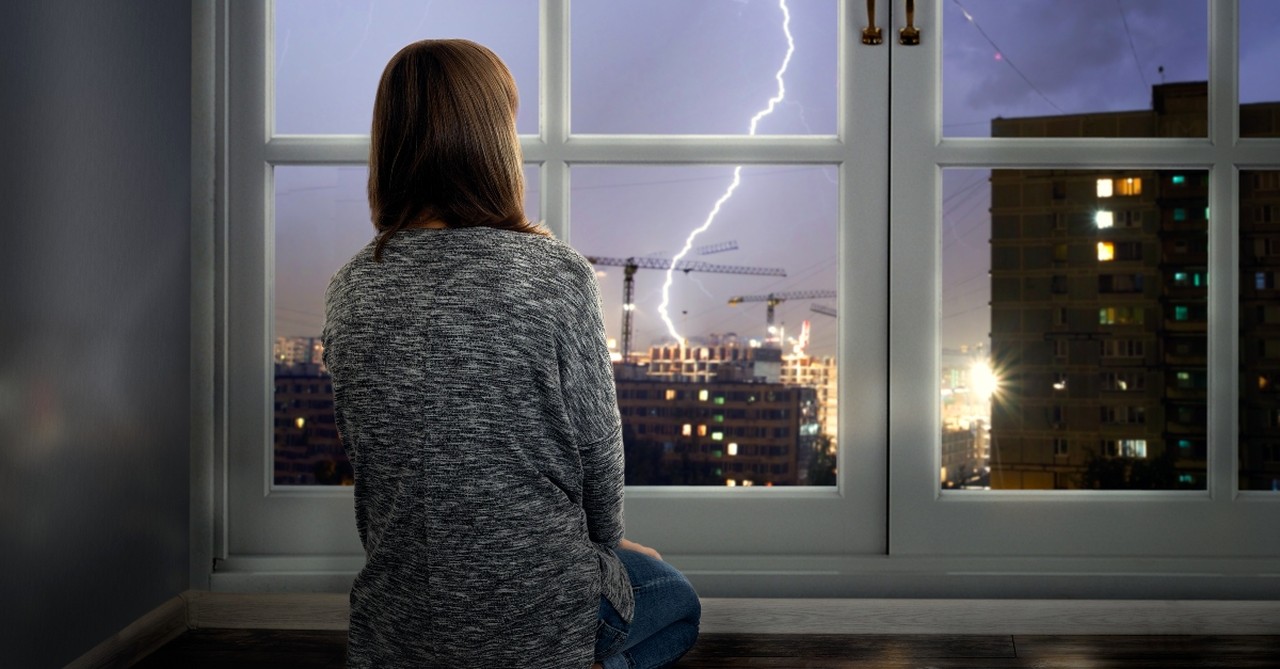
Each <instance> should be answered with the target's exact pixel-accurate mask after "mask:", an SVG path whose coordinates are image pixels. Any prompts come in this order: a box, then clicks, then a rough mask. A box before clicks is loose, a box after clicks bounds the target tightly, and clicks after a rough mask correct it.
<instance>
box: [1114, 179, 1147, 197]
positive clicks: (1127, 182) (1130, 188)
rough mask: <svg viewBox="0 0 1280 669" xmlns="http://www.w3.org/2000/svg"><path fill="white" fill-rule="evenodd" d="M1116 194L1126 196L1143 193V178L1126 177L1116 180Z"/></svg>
mask: <svg viewBox="0 0 1280 669" xmlns="http://www.w3.org/2000/svg"><path fill="white" fill-rule="evenodd" d="M1116 194H1118V195H1124V196H1133V195H1142V179H1141V178H1140V177H1126V178H1124V179H1120V180H1119V181H1117V182H1116Z"/></svg>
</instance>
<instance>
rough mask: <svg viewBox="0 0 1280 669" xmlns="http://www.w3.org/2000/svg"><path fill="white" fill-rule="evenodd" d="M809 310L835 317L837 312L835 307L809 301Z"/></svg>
mask: <svg viewBox="0 0 1280 669" xmlns="http://www.w3.org/2000/svg"><path fill="white" fill-rule="evenodd" d="M809 311H812V312H814V313H817V314H822V315H823V316H830V317H832V318H835V317H836V313H837V312H836V308H835V307H830V306H827V305H825V304H819V303H817V302H810V303H809Z"/></svg>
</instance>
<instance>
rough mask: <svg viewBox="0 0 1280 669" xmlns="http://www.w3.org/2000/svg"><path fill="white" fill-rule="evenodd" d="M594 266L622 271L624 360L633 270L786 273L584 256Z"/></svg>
mask: <svg viewBox="0 0 1280 669" xmlns="http://www.w3.org/2000/svg"><path fill="white" fill-rule="evenodd" d="M587 261H589V262H590V263H591V264H593V265H603V266H606V267H621V268H622V271H623V274H622V360H623V362H626V361H627V358H628V356H629V355H630V354H631V333H632V332H631V314H632V312H633V311H635V309H636V305H635V292H636V279H635V276H636V271H637V270H642V269H676V270H679V271H681V272H684V273H685V274H688V273H689V272H713V273H718V274H750V275H754V276H786V275H787V271H786V270H784V269H782V268H779V267H743V266H739V265H717V264H713V263H707V262H702V261H699V260H681V261H679V262H674V261H672V260H671V259H670V258H651V257H639V258H637V257H634V256H633V257H630V258H606V257H602V256H587Z"/></svg>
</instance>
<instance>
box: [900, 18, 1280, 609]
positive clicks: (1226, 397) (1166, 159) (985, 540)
mask: <svg viewBox="0 0 1280 669" xmlns="http://www.w3.org/2000/svg"><path fill="white" fill-rule="evenodd" d="M924 4H925V7H926V11H924V12H922V13H917V17H918V18H919V17H921V16H923V22H924V24H925V25H924V27H922V28H921V30H922V31H924V30H928V31H930V32H933V33H935V34H936V33H937V32H938V31H939V27H938V22H936V18H937V17H940V16H941V12H942V11H943V5H944V4H945V3H944V0H933V1H932V2H926V3H924ZM1205 4H1206V8H1207V9H1206V11H1208V14H1209V16H1208V28H1209V112H1208V113H1209V136H1208V137H1206V138H1151V139H1147V138H1132V139H1089V138H1046V139H1032V138H946V137H943V136H942V134H941V127H940V124H939V121H938V119H939V118H940V117H941V109H940V104H941V88H942V87H941V68H942V48H941V44H940V40H936V39H935V40H928V41H926V42H923V43H922V44H921V45H920V46H918V47H912V48H909V49H897V50H895V52H894V55H893V70H894V72H895V74H894V76H893V78H892V100H893V111H892V118H893V120H894V123H893V128H892V133H891V134H892V137H893V141H892V146H893V154H892V156H891V159H890V162H891V166H892V170H893V174H892V177H891V193H890V212H891V216H892V219H893V224H892V225H891V226H890V231H891V233H890V248H891V253H892V258H891V261H890V264H891V267H892V269H891V271H890V283H891V284H892V285H893V286H894V291H893V293H892V296H891V300H892V302H893V303H894V304H895V305H901V304H908V305H912V306H913V308H909V309H908V308H897V307H895V308H894V309H892V310H891V315H890V341H891V342H893V345H892V346H891V347H890V352H889V355H890V362H889V370H890V380H889V387H890V389H891V394H890V417H889V426H890V427H889V439H890V444H891V447H890V472H891V475H890V490H891V495H890V501H889V507H890V521H889V527H890V538H889V550H890V554H894V555H937V554H938V552H939V546H940V545H943V546H946V552H947V553H949V554H951V555H954V556H984V555H990V554H991V552H992V547H993V546H995V547H999V550H1000V552H1001V554H1003V555H1013V556H1026V557H1031V556H1044V557H1045V559H1046V560H1047V559H1048V558H1049V556H1053V557H1054V558H1057V559H1060V560H1061V562H1060V564H1066V565H1070V568H1071V569H1073V570H1074V569H1078V570H1080V571H1081V573H1088V572H1091V571H1094V570H1095V569H1098V568H1099V567H1098V565H1102V564H1106V563H1107V560H1105V559H1102V558H1101V557H1100V555H1101V554H1105V555H1109V556H1112V557H1113V558H1117V559H1118V561H1119V563H1120V564H1125V565H1128V566H1129V567H1132V569H1133V571H1134V572H1135V573H1147V572H1148V570H1149V569H1150V566H1149V564H1148V565H1147V566H1143V564H1144V563H1143V562H1142V560H1141V556H1152V557H1158V558H1162V559H1168V560H1186V562H1184V563H1182V564H1184V565H1187V566H1189V567H1190V572H1189V573H1200V572H1202V571H1204V572H1211V571H1215V570H1217V571H1221V570H1223V569H1226V570H1228V571H1232V570H1238V571H1240V572H1250V570H1257V571H1256V572H1251V573H1256V574H1261V573H1264V572H1267V571H1270V570H1271V568H1270V567H1266V566H1265V564H1267V562H1266V560H1268V559H1270V560H1274V559H1275V557H1276V556H1280V533H1277V532H1275V531H1274V529H1273V528H1274V527H1275V523H1276V518H1277V517H1280V495H1275V494H1273V493H1269V492H1254V491H1241V490H1238V489H1237V488H1238V485H1237V481H1238V469H1239V462H1238V459H1237V453H1236V449H1237V443H1238V441H1237V436H1238V425H1237V419H1236V415H1237V412H1238V405H1237V398H1236V388H1237V387H1238V386H1237V382H1236V378H1237V369H1238V366H1237V360H1238V357H1237V350H1236V349H1237V348H1238V345H1239V339H1238V334H1237V333H1238V322H1239V321H1238V311H1239V302H1238V292H1237V290H1238V283H1239V280H1240V272H1239V269H1238V268H1239V264H1238V262H1237V259H1238V257H1239V240H1238V238H1237V235H1236V230H1237V221H1238V218H1239V214H1240V212H1239V209H1240V207H1239V192H1240V189H1239V186H1240V184H1239V179H1240V171H1241V170H1250V169H1277V168H1278V167H1280V159H1278V158H1277V156H1280V140H1276V139H1270V138H1268V139H1251V138H1243V139H1242V138H1240V137H1239V113H1238V112H1239V107H1238V104H1237V99H1238V89H1239V86H1238V76H1239V61H1238V53H1239V47H1238V44H1239V30H1238V18H1239V13H1238V12H1239V8H1238V4H1239V3H1238V2H1237V0H1213V1H1211V2H1206V3H1205ZM906 73H911V75H913V76H907V75H906ZM921 73H928V76H920V75H921ZM946 168H997V169H999V168H1015V169H1017V168H1024V169H1067V168H1078V169H1115V170H1152V169H1176V168H1184V169H1195V170H1209V171H1210V175H1209V179H1210V181H1209V204H1210V209H1212V210H1213V211H1214V212H1215V215H1214V216H1213V218H1212V220H1210V221H1209V233H1208V234H1209V240H1210V241H1209V247H1210V255H1209V274H1210V275H1211V276H1214V277H1215V278H1214V280H1213V281H1212V282H1210V285H1209V288H1208V291H1209V319H1208V320H1209V333H1208V338H1209V342H1208V375H1209V379H1208V381H1209V383H1208V385H1209V387H1208V391H1207V397H1208V404H1209V417H1208V438H1209V442H1210V446H1209V454H1208V461H1209V462H1208V466H1209V472H1208V489H1207V490H1203V491H1153V492H1127V491H1051V490H1050V491H984V492H976V493H975V492H970V491H949V490H939V488H938V486H937V475H936V472H937V470H938V466H939V452H940V449H939V446H938V444H939V439H940V437H939V435H940V431H941V430H940V425H939V421H938V418H937V416H938V411H937V410H936V407H937V406H938V405H937V402H938V401H939V400H938V393H937V392H936V389H935V388H933V384H932V381H933V380H934V379H936V378H938V373H939V370H940V360H939V357H940V356H939V350H940V349H939V338H940V334H939V322H938V317H937V314H939V313H941V304H940V300H941V286H940V283H939V279H938V276H940V272H939V270H940V268H941V253H940V248H941V246H940V244H939V239H940V231H941V226H940V220H941V219H940V212H941V174H942V171H943V170H944V169H946ZM921 192H925V193H928V194H929V195H930V196H929V197H921V196H920V194H921ZM1216 212H1230V214H1231V215H1230V216H1219V215H1217V213H1216ZM1117 246H1118V244H1117ZM929 248H932V249H935V252H934V253H927V252H921V251H920V249H929ZM922 415H924V416H926V417H928V418H924V419H922V418H921V416H922ZM1137 580H1142V579H1137ZM1259 582H1261V581H1259ZM1129 587H1132V586H1129Z"/></svg>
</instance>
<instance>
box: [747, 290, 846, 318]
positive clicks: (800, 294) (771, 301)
mask: <svg viewBox="0 0 1280 669" xmlns="http://www.w3.org/2000/svg"><path fill="white" fill-rule="evenodd" d="M835 296H836V291H834V290H795V291H791V292H786V293H769V294H768V295H739V296H738V297H731V298H729V304H730V305H738V304H742V303H743V302H764V303H765V304H766V305H768V309H766V310H765V322H766V323H767V324H768V325H769V327H773V308H774V307H776V306H778V305H779V304H782V303H783V302H786V301H787V300H821V299H826V298H833V297H835Z"/></svg>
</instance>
